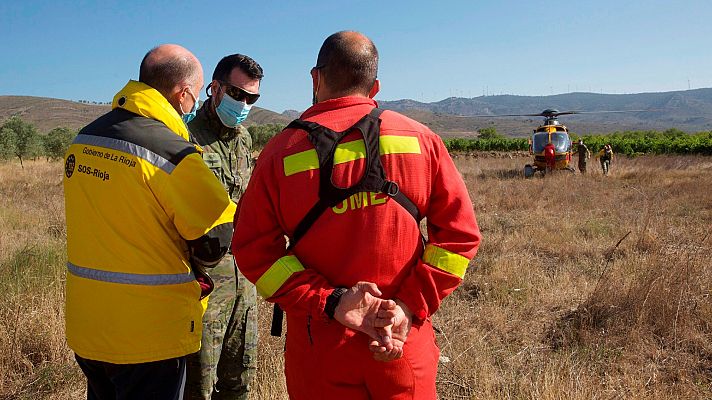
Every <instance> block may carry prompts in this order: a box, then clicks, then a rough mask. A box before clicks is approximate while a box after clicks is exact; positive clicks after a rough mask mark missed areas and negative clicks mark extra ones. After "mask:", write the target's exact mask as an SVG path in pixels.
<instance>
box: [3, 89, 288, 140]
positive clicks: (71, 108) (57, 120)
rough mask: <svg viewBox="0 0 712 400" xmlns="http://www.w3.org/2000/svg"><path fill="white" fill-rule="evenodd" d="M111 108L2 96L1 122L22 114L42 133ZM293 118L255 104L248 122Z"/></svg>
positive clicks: (83, 122)
mask: <svg viewBox="0 0 712 400" xmlns="http://www.w3.org/2000/svg"><path fill="white" fill-rule="evenodd" d="M110 110H111V106H109V105H105V104H103V105H96V104H84V103H78V102H76V101H71V100H61V99H52V98H47V97H32V96H0V123H2V122H3V121H5V120H6V119H7V118H9V117H10V116H12V115H19V116H20V117H21V118H22V119H23V120H25V121H27V122H30V123H32V124H34V125H35V126H36V127H37V129H38V130H39V131H40V132H41V133H46V132H48V131H50V130H52V129H53V128H56V127H60V126H63V127H67V128H70V129H74V130H79V129H81V128H83V127H84V126H85V125H87V124H88V123H89V122H91V121H93V120H94V119H96V118H97V117H98V116H100V115H102V114H105V113H107V112H109V111H110ZM290 121H291V119H290V118H289V117H286V116H283V115H281V114H277V113H275V112H272V111H270V110H265V109H263V108H259V107H254V108H253V109H252V111H251V112H250V115H249V117H248V118H247V121H245V125H246V126H250V125H254V124H266V123H279V124H287V123H289V122H290Z"/></svg>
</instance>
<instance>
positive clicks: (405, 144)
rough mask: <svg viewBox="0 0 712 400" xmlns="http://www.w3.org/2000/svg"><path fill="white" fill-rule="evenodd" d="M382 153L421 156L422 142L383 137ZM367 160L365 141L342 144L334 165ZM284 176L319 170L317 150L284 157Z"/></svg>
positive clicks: (413, 138) (415, 139) (399, 137)
mask: <svg viewBox="0 0 712 400" xmlns="http://www.w3.org/2000/svg"><path fill="white" fill-rule="evenodd" d="M379 142H380V153H381V155H385V154H420V142H418V138H417V137H414V136H393V135H389V136H381V137H380V139H379ZM362 158H366V146H365V145H364V143H363V139H359V140H354V141H352V142H346V143H340V144H339V145H338V146H336V151H335V152H334V165H336V164H343V163H347V162H350V161H355V160H359V159H362ZM282 162H283V163H284V175H285V176H290V175H294V174H297V173H300V172H304V171H309V170H312V169H318V168H319V157H318V156H317V154H316V150H314V149H311V150H306V151H302V152H301V153H296V154H292V155H289V156H287V157H284V159H283V160H282Z"/></svg>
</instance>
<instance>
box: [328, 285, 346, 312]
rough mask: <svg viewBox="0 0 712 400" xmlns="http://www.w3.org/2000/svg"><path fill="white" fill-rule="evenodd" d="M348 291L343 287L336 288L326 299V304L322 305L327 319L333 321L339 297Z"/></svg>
mask: <svg viewBox="0 0 712 400" xmlns="http://www.w3.org/2000/svg"><path fill="white" fill-rule="evenodd" d="M347 290H349V289H348V288H345V287H337V288H336V289H334V291H333V292H331V294H330V295H329V297H327V298H326V304H325V305H324V313H325V314H326V316H327V317H329V319H334V313H335V312H336V306H338V305H339V301H340V300H341V296H343V295H344V293H346V291H347Z"/></svg>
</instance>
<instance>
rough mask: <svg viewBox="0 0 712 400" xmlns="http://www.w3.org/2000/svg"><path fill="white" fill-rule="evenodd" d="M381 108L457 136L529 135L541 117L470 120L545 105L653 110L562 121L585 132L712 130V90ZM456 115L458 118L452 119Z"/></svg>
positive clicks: (459, 101) (474, 100)
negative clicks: (487, 130)
mask: <svg viewBox="0 0 712 400" xmlns="http://www.w3.org/2000/svg"><path fill="white" fill-rule="evenodd" d="M379 104H380V105H381V107H383V108H386V109H390V110H395V111H400V112H403V113H405V114H408V115H409V116H411V117H413V118H415V119H418V120H419V121H421V122H423V123H424V124H426V125H428V126H430V127H431V128H432V129H433V130H435V131H436V132H441V133H443V135H444V136H459V135H460V134H464V133H465V132H473V131H476V130H477V129H478V128H481V127H485V126H495V127H497V130H498V131H500V132H503V133H506V134H508V135H512V136H522V135H526V134H528V133H529V132H530V131H531V130H532V129H533V128H534V127H536V125H537V123H538V122H539V121H540V119H539V118H537V117H519V118H517V117H506V118H505V117H502V118H487V117H476V118H467V116H473V115H499V114H535V113H538V112H541V111H542V110H544V109H547V108H556V109H558V110H561V111H564V110H576V111H609V110H612V111H625V110H651V111H650V112H645V113H616V114H590V115H569V116H565V117H562V118H561V122H562V123H563V124H565V125H567V126H568V127H569V128H570V129H571V130H572V131H574V132H577V133H581V134H590V133H604V132H612V131H616V130H645V129H655V130H665V129H668V128H678V129H681V130H685V131H688V132H697V131H709V130H712V88H707V89H695V90H685V91H676V92H660V93H637V94H597V93H567V94H559V95H553V96H513V95H501V96H480V97H474V98H459V97H450V98H447V99H444V100H442V101H438V102H434V103H421V102H417V101H414V100H397V101H381V102H379ZM452 115H457V116H459V117H451V116H452Z"/></svg>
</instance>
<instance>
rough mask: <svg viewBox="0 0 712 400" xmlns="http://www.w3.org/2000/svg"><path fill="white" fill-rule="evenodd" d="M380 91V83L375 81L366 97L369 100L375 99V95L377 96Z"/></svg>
mask: <svg viewBox="0 0 712 400" xmlns="http://www.w3.org/2000/svg"><path fill="white" fill-rule="evenodd" d="M380 90H381V81H379V80H378V79H376V81H375V82H373V87H372V88H371V91H370V92H368V97H369V98H370V99H372V98H374V97H376V95H377V94H378V92H379V91H380Z"/></svg>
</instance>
